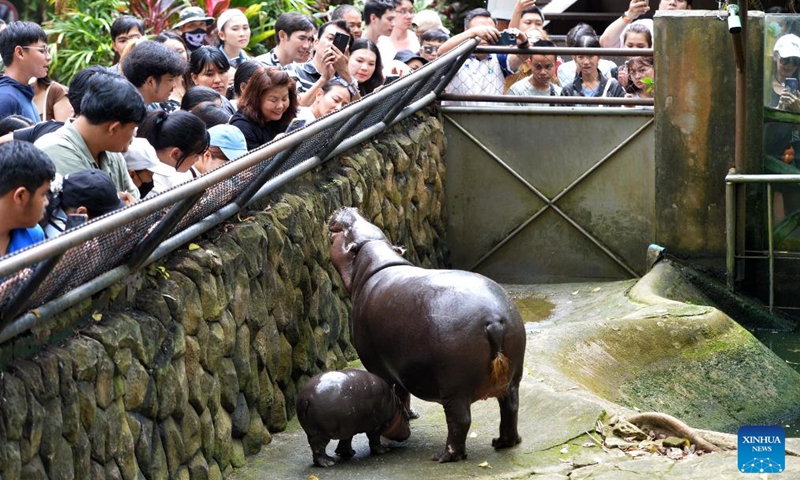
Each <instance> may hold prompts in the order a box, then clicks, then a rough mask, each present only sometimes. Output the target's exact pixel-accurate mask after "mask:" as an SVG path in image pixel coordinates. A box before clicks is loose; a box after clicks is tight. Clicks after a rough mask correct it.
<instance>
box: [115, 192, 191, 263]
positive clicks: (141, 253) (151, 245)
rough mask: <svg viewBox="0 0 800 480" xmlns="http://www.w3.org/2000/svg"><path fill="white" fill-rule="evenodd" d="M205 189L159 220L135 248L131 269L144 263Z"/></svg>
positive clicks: (184, 200) (171, 209)
mask: <svg viewBox="0 0 800 480" xmlns="http://www.w3.org/2000/svg"><path fill="white" fill-rule="evenodd" d="M203 193H205V191H202V192H199V193H196V194H194V195H192V196H190V197H187V198H184V199H183V200H181V201H180V202H178V203H176V204H175V206H173V207H172V208H170V209H169V212H167V214H166V215H165V216H164V218H162V219H161V221H160V222H158V225H156V228H154V229H153V231H152V232H150V234H149V235H147V236H146V237H144V238H143V239H142V241H141V242H139V244H138V245H137V246H136V248H134V250H133V252H132V253H131V256H130V258H129V259H128V262H127V265H128V267H129V268H130V269H131V270H136V269H138V268H139V267H141V266H142V264H144V261H145V260H147V257H149V256H150V254H151V253H153V251H154V250H155V249H156V248H157V247H158V246H159V245H160V244H161V242H163V241H164V239H166V238H167V237H168V236H169V234H170V233H172V230H173V229H174V228H175V227H176V226H177V225H178V223H180V221H181V220H183V216H184V215H186V214H187V213H188V212H189V210H191V209H192V207H194V205H195V204H196V203H197V202H198V201H199V200H200V199H201V198H203Z"/></svg>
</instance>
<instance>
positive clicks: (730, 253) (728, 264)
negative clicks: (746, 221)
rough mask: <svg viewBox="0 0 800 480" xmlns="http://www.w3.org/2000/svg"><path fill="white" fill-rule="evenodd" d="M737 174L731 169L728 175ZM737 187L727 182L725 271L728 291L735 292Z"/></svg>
mask: <svg viewBox="0 0 800 480" xmlns="http://www.w3.org/2000/svg"><path fill="white" fill-rule="evenodd" d="M733 173H736V169H735V168H731V169H730V170H729V171H728V174H729V175H730V174H733ZM735 206H736V186H735V185H734V184H733V183H732V182H729V181H728V182H725V270H726V279H727V284H728V290H730V291H731V292H733V291H734V288H735V281H734V279H735V278H736V253H737V252H736V211H735Z"/></svg>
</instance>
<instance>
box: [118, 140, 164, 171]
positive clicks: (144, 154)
mask: <svg viewBox="0 0 800 480" xmlns="http://www.w3.org/2000/svg"><path fill="white" fill-rule="evenodd" d="M122 156H123V157H125V163H126V164H127V169H128V170H148V171H150V172H153V173H158V174H160V175H173V174H174V173H175V169H174V168H172V167H170V166H169V165H167V164H166V163H162V162H161V160H159V159H158V155H156V149H155V148H153V146H152V145H150V142H148V141H147V139H146V138H141V137H134V138H133V141H132V142H131V144H130V146H129V147H128V151H127V152H125V153H123V154H122Z"/></svg>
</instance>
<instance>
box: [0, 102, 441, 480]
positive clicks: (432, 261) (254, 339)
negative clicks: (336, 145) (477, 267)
mask: <svg viewBox="0 0 800 480" xmlns="http://www.w3.org/2000/svg"><path fill="white" fill-rule="evenodd" d="M429 113H430V112H426V111H423V112H418V113H417V114H415V115H414V116H412V117H410V118H408V119H406V120H405V121H403V122H402V123H400V124H398V125H397V126H395V127H393V129H392V130H391V131H388V132H385V133H384V134H381V135H380V136H379V137H377V138H376V139H374V140H373V141H371V142H369V143H365V144H363V145H362V146H361V147H360V148H359V149H357V151H351V152H348V153H347V154H344V155H342V156H341V157H339V158H337V159H334V160H332V161H330V162H328V163H326V164H324V165H323V166H321V167H320V168H318V169H316V170H314V171H312V172H309V173H308V174H306V175H305V176H304V177H302V178H301V179H300V180H298V181H296V182H293V183H292V184H290V185H288V186H286V187H285V188H284V190H283V191H281V192H277V193H276V194H274V195H273V196H272V197H271V198H270V199H269V201H266V202H263V204H261V205H255V206H253V209H252V210H251V211H248V212H246V213H245V212H243V213H242V214H241V215H240V216H239V218H238V220H236V221H234V222H231V223H228V224H224V225H223V226H221V227H220V228H217V229H216V230H214V231H212V232H210V233H209V234H207V235H205V236H204V237H203V238H201V239H196V240H195V242H193V243H192V244H190V245H188V246H187V247H186V248H183V249H181V250H178V251H176V252H174V253H173V254H171V255H169V256H168V257H166V258H164V259H162V260H161V261H160V262H159V263H158V264H157V265H152V266H151V267H150V268H149V269H148V270H147V271H146V272H139V273H137V274H136V275H133V276H131V277H130V278H128V279H127V280H126V281H125V282H123V283H120V284H118V285H115V286H113V287H112V288H110V289H108V290H107V291H105V292H102V293H101V294H98V295H97V296H96V297H95V298H94V299H93V300H92V301H87V302H84V303H83V304H80V305H78V306H76V307H74V308H72V309H71V310H69V311H66V312H64V313H63V314H62V315H60V316H59V317H58V318H55V319H53V320H52V321H49V322H48V323H47V324H46V325H41V326H39V327H38V328H36V329H35V330H34V331H33V332H32V335H33V337H31V338H28V339H24V340H19V341H18V343H17V345H14V344H11V345H9V344H6V345H3V347H2V348H3V351H2V357H3V358H5V359H8V358H9V357H10V356H13V355H14V354H15V352H17V351H19V350H20V349H19V348H15V347H18V346H19V345H22V344H28V345H30V344H31V343H35V340H39V341H44V340H46V339H52V338H54V337H56V336H58V335H63V334H64V331H65V330H69V329H70V328H74V327H70V328H67V327H68V326H69V325H72V324H73V323H74V321H75V320H76V319H78V321H79V324H80V325H81V326H80V329H79V330H78V331H77V332H73V333H75V334H74V335H73V336H72V337H71V338H69V339H68V340H66V341H64V342H62V343H61V344H59V345H57V346H51V347H47V348H44V349H42V350H41V352H39V353H38V354H36V355H34V356H32V357H30V358H28V359H16V360H12V361H10V363H9V364H7V365H6V367H4V368H3V371H2V374H0V398H2V402H0V477H2V478H3V479H4V480H14V479H19V478H42V479H46V478H49V479H57V478H92V479H103V478H109V479H115V478H120V479H126V480H134V479H140V478H146V479H148V480H152V479H166V478H202V479H205V478H221V476H222V474H223V473H224V472H226V471H228V470H230V469H231V468H233V467H235V466H241V465H243V464H244V462H245V456H246V455H248V454H252V453H255V452H258V451H259V449H260V448H261V446H262V445H264V444H266V443H269V441H270V439H271V437H270V432H275V431H280V430H282V429H283V428H285V425H286V422H287V419H288V418H291V417H292V416H293V415H294V400H295V396H296V394H297V390H298V386H299V385H300V384H301V383H302V382H303V381H304V380H306V379H308V378H309V377H310V376H312V375H314V374H316V373H319V372H320V371H322V370H330V369H335V368H339V367H342V366H344V364H345V363H346V361H348V360H352V359H354V358H355V351H354V350H353V347H352V345H351V343H350V323H349V317H350V306H349V300H348V299H347V294H346V292H345V290H344V287H343V286H342V282H341V279H340V277H339V274H338V273H337V272H336V270H335V269H334V268H333V266H332V265H331V263H330V255H329V249H330V245H329V241H328V236H327V229H326V220H327V218H328V216H329V215H330V214H331V213H332V212H333V211H334V210H336V209H337V208H339V207H341V206H356V207H358V208H360V209H361V210H362V212H363V213H364V214H365V216H366V217H367V218H369V219H371V220H372V221H373V222H374V223H376V224H377V225H378V226H380V227H381V228H382V229H383V230H384V231H385V232H386V234H387V236H388V237H389V239H390V240H391V241H392V242H394V243H396V244H399V245H404V246H405V247H407V249H408V251H407V253H406V255H407V257H408V258H409V260H411V261H412V262H414V263H415V264H417V265H422V266H425V267H438V266H442V264H443V258H444V254H445V253H446V251H447V249H446V246H445V245H444V243H443V237H444V234H445V226H444V225H445V221H444V214H445V211H444V208H443V201H444V192H443V185H442V184H443V176H444V164H443V163H442V161H441V160H442V155H443V152H444V137H443V133H442V126H441V123H440V121H439V120H438V119H437V118H436V117H432V116H429Z"/></svg>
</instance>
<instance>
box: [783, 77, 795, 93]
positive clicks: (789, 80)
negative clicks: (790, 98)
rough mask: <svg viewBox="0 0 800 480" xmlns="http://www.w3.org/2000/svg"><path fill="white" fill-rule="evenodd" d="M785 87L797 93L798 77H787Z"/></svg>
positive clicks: (790, 91)
mask: <svg viewBox="0 0 800 480" xmlns="http://www.w3.org/2000/svg"><path fill="white" fill-rule="evenodd" d="M783 87H784V88H785V89H786V90H789V93H791V94H792V95H797V79H796V78H787V79H786V80H784V81H783Z"/></svg>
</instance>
